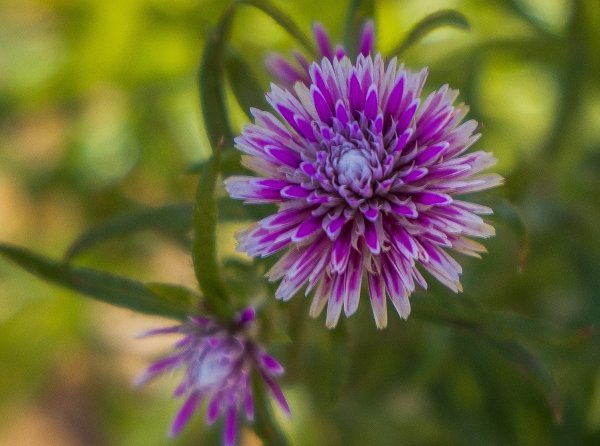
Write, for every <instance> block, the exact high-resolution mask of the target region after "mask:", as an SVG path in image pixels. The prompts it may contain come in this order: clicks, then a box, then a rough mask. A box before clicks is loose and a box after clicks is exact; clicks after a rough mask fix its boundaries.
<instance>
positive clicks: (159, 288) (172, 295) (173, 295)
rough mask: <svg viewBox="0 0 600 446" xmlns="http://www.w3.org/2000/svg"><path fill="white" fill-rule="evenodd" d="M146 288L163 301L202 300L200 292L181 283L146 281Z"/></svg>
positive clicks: (198, 301)
mask: <svg viewBox="0 0 600 446" xmlns="http://www.w3.org/2000/svg"><path fill="white" fill-rule="evenodd" d="M146 288H148V289H149V290H150V291H152V293H154V294H155V295H157V296H159V297H160V298H161V299H163V300H165V301H171V302H196V303H201V302H202V296H201V295H200V294H198V293H197V292H196V291H194V290H190V289H189V288H187V287H184V286H182V285H177V284H174V283H163V282H148V283H146Z"/></svg>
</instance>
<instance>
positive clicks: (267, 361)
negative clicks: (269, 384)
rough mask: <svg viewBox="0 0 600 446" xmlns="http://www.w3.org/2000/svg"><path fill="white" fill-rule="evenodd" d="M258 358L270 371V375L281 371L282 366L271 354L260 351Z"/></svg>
mask: <svg viewBox="0 0 600 446" xmlns="http://www.w3.org/2000/svg"><path fill="white" fill-rule="evenodd" d="M260 359H261V361H262V365H263V366H264V367H265V368H266V369H267V370H268V371H269V373H271V374H272V375H279V374H280V373H283V366H282V365H281V364H280V363H279V361H277V360H276V359H275V358H273V357H272V356H271V355H269V354H267V353H262V354H261V355H260Z"/></svg>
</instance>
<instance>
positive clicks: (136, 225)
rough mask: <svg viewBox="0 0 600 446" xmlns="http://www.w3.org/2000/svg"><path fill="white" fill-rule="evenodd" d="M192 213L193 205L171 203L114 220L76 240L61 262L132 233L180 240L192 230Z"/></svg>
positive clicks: (90, 230)
mask: <svg viewBox="0 0 600 446" xmlns="http://www.w3.org/2000/svg"><path fill="white" fill-rule="evenodd" d="M192 211H193V205H192V203H174V204H168V205H165V206H161V207H155V208H142V209H137V210H134V211H132V212H129V213H127V214H124V215H119V216H116V217H114V218H111V219H110V220H107V221H105V222H104V223H101V224H100V225H98V226H95V227H93V228H91V229H89V230H87V231H86V232H84V233H83V234H81V235H80V236H79V237H77V239H75V241H74V242H73V243H72V244H71V246H70V247H69V249H67V251H66V253H65V256H64V260H65V261H66V262H69V261H70V260H72V259H73V258H74V257H75V256H77V255H79V254H81V253H82V252H85V251H87V250H89V249H90V248H92V247H94V246H96V245H97V244H99V243H102V242H105V241H106V240H109V239H112V238H115V237H121V236H124V235H127V234H130V233H132V232H137V231H143V230H148V229H155V230H159V231H162V232H166V233H171V234H176V235H179V236H183V234H184V233H185V232H186V231H188V230H189V229H190V228H191V227H192Z"/></svg>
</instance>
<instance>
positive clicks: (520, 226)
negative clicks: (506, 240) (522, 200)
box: [494, 200, 529, 272]
mask: <svg viewBox="0 0 600 446" xmlns="http://www.w3.org/2000/svg"><path fill="white" fill-rule="evenodd" d="M494 212H495V214H496V216H497V217H499V218H500V220H502V221H503V222H504V223H506V225H507V226H508V227H509V229H510V230H511V231H512V232H513V234H514V235H515V237H516V238H517V243H518V244H519V247H518V254H517V255H518V258H517V269H518V271H519V272H523V269H524V268H525V263H526V262H527V256H528V254H529V232H528V231H527V226H526V225H525V221H524V220H523V217H522V216H521V214H520V212H519V210H518V209H517V208H516V207H515V205H513V204H512V203H511V202H509V201H508V200H502V201H501V202H500V203H498V204H496V205H495V206H494Z"/></svg>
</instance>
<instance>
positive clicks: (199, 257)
mask: <svg viewBox="0 0 600 446" xmlns="http://www.w3.org/2000/svg"><path fill="white" fill-rule="evenodd" d="M218 175H219V152H218V151H217V152H215V153H214V154H213V155H212V156H211V158H210V159H209V161H208V162H207V163H206V165H205V166H204V170H203V171H202V174H201V175H200V182H199V183H198V190H197V193H196V205H195V207H194V226H193V232H194V236H193V241H192V259H193V262H194V272H195V273H196V278H197V279H198V283H199V284H200V288H201V289H202V291H203V294H204V296H205V299H206V304H207V305H208V306H209V307H210V309H211V310H212V311H213V312H214V313H215V314H217V315H218V316H219V317H222V318H227V317H228V316H229V315H230V313H231V311H230V308H229V306H230V305H229V302H230V300H229V296H228V294H227V291H226V290H225V285H224V283H223V279H222V275H221V269H220V267H219V263H218V262H217V243H216V230H217V203H216V200H215V183H216V182H217V178H218Z"/></svg>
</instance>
